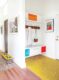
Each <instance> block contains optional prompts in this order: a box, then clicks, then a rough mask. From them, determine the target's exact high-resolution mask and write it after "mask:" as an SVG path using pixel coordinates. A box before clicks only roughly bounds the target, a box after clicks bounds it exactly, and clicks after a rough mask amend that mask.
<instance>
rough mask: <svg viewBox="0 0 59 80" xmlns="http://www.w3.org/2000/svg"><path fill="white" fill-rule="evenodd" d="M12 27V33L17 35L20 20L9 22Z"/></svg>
mask: <svg viewBox="0 0 59 80" xmlns="http://www.w3.org/2000/svg"><path fill="white" fill-rule="evenodd" d="M9 26H10V33H17V32H18V18H17V17H16V18H14V19H12V20H11V21H10V22H9Z"/></svg>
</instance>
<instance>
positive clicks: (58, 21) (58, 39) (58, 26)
mask: <svg viewBox="0 0 59 80" xmlns="http://www.w3.org/2000/svg"><path fill="white" fill-rule="evenodd" d="M54 29H55V56H56V59H59V14H57V15H56V17H55V20H54Z"/></svg>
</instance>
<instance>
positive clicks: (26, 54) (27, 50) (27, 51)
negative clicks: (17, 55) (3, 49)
mask: <svg viewBox="0 0 59 80" xmlns="http://www.w3.org/2000/svg"><path fill="white" fill-rule="evenodd" d="M29 55H30V49H25V56H26V57H28V56H29Z"/></svg>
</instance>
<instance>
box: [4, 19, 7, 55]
mask: <svg viewBox="0 0 59 80" xmlns="http://www.w3.org/2000/svg"><path fill="white" fill-rule="evenodd" d="M4 47H5V53H6V54H7V53H8V19H6V20H5V21H4Z"/></svg>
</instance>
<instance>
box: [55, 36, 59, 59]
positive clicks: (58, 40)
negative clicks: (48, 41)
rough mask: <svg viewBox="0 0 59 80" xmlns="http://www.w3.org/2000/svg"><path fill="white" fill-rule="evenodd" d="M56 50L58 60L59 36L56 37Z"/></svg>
mask: <svg viewBox="0 0 59 80" xmlns="http://www.w3.org/2000/svg"><path fill="white" fill-rule="evenodd" d="M55 48H56V51H55V54H56V59H59V36H56V42H55Z"/></svg>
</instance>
